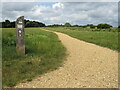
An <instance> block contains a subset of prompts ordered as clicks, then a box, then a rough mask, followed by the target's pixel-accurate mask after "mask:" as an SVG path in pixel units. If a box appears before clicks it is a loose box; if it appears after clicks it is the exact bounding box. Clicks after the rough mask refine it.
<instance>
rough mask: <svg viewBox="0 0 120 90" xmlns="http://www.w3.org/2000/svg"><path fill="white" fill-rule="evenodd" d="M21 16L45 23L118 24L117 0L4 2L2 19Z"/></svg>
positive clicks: (12, 18) (14, 18)
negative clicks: (108, 0)
mask: <svg viewBox="0 0 120 90" xmlns="http://www.w3.org/2000/svg"><path fill="white" fill-rule="evenodd" d="M19 16H25V18H26V19H29V20H36V21H40V22H44V23H45V24H47V25H49V24H64V23H66V22H70V23H71V24H73V25H75V24H78V25H85V24H99V23H108V24H111V25H113V26H117V25H118V3H117V2H21V3H18V2H11V3H8V2H4V3H3V7H2V20H5V19H9V20H11V21H13V20H16V18H17V17H19Z"/></svg>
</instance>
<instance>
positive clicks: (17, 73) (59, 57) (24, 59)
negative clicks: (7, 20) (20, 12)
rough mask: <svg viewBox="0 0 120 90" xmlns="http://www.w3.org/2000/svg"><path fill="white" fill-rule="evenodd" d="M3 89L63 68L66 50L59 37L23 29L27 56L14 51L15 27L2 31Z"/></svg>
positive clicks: (44, 32) (32, 29) (31, 29)
mask: <svg viewBox="0 0 120 90" xmlns="http://www.w3.org/2000/svg"><path fill="white" fill-rule="evenodd" d="M2 31H3V33H2V34H3V38H2V39H3V47H2V48H3V51H2V54H3V57H2V58H3V70H2V71H3V86H15V85H16V84H17V83H19V82H21V81H23V80H27V81H31V80H32V78H33V77H35V76H37V75H39V74H43V73H45V72H47V71H50V70H54V69H57V68H58V67H59V66H61V65H62V62H63V60H64V57H65V56H66V54H65V51H66V49H65V48H64V46H63V45H62V44H61V42H60V40H58V37H57V36H56V35H55V34H53V33H51V32H47V31H42V30H40V28H25V45H26V46H25V47H26V54H25V55H24V56H21V55H19V54H17V52H16V32H15V29H14V28H4V29H3V30H2Z"/></svg>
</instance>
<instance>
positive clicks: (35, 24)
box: [0, 20, 45, 28]
mask: <svg viewBox="0 0 120 90" xmlns="http://www.w3.org/2000/svg"><path fill="white" fill-rule="evenodd" d="M24 21H25V27H45V24H44V23H41V22H37V21H29V20H24ZM1 24H2V25H1ZM1 27H2V28H15V21H13V22H10V21H9V20H5V22H1V23H0V28H1Z"/></svg>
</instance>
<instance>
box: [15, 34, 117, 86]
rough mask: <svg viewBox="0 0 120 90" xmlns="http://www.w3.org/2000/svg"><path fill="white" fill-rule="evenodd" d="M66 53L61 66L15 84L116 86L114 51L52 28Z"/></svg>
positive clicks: (115, 58) (115, 56) (115, 57)
mask: <svg viewBox="0 0 120 90" xmlns="http://www.w3.org/2000/svg"><path fill="white" fill-rule="evenodd" d="M55 33H56V34H57V35H58V36H59V39H60V40H61V41H62V43H63V45H64V46H65V47H66V48H67V51H68V53H69V55H68V57H67V61H65V63H64V66H63V67H60V68H59V69H57V70H54V71H52V72H49V73H46V74H44V75H41V76H38V77H36V78H35V79H33V81H31V82H26V83H20V84H18V85H17V86H16V88H117V87H118V53H117V52H116V51H113V50H110V49H107V48H103V47H100V46H97V45H94V44H91V43H86V42H84V41H80V40H78V39H75V38H72V37H70V36H68V35H66V34H62V33H58V32H55Z"/></svg>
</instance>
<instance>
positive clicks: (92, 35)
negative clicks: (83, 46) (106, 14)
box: [45, 27, 118, 50]
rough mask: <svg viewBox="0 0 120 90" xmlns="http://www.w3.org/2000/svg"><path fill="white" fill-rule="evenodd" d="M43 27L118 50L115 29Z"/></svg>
mask: <svg viewBox="0 0 120 90" xmlns="http://www.w3.org/2000/svg"><path fill="white" fill-rule="evenodd" d="M45 29H48V30H53V31H57V32H62V33H65V34H68V35H70V36H72V37H74V38H77V39H79V40H83V41H86V42H89V43H93V44H96V45H99V46H103V47H107V48H110V49H113V50H118V32H117V31H115V30H112V31H111V32H110V31H109V30H105V31H104V30H101V31H94V30H92V29H87V28H86V29H85V28H79V27H52V28H51V27H47V28H45ZM112 29H116V28H112ZM114 31H115V32H114Z"/></svg>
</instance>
